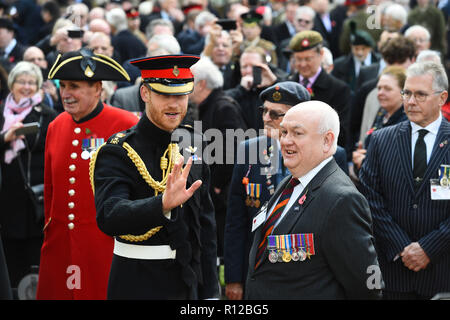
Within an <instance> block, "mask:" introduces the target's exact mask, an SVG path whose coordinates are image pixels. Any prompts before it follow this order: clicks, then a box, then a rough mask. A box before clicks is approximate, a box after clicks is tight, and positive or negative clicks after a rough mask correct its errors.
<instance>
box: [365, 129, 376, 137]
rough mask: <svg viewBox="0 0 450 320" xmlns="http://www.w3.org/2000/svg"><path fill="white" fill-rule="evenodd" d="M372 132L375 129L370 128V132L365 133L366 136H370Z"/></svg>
mask: <svg viewBox="0 0 450 320" xmlns="http://www.w3.org/2000/svg"><path fill="white" fill-rule="evenodd" d="M374 131H375V128H370V130H369V131H367V132H366V135H368V136H370V135H371V134H372V133H373V132H374Z"/></svg>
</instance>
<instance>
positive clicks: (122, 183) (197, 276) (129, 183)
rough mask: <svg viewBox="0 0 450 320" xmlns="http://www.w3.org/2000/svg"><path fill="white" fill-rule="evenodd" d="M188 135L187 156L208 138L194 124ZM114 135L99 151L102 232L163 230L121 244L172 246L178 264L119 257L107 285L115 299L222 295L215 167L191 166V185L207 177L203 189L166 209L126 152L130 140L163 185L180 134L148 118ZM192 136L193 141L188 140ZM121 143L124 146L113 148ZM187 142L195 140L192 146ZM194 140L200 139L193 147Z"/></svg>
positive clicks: (97, 199)
mask: <svg viewBox="0 0 450 320" xmlns="http://www.w3.org/2000/svg"><path fill="white" fill-rule="evenodd" d="M177 132H180V133H181V137H182V139H183V140H182V141H181V142H180V143H179V144H180V152H181V153H182V154H183V155H184V158H185V159H187V157H188V156H190V155H191V153H190V152H189V151H187V152H186V150H189V148H188V147H189V146H193V145H195V144H196V143H198V144H199V145H198V147H197V149H198V151H197V152H201V150H202V136H201V134H198V133H194V132H193V131H192V130H191V129H189V128H188V127H185V128H184V130H181V131H180V130H177ZM115 137H116V136H113V137H112V138H110V139H109V140H108V143H107V144H106V145H105V146H103V147H102V148H101V149H100V151H99V152H98V157H97V160H96V164H95V171H94V172H95V204H96V208H97V223H98V226H99V228H100V229H101V230H102V231H103V232H105V233H106V234H108V235H110V236H119V235H124V234H134V235H140V234H144V233H146V232H147V231H148V230H150V229H152V228H155V227H157V226H162V229H161V230H159V231H158V232H157V233H156V234H154V235H153V236H152V237H150V238H149V239H147V240H145V241H140V242H129V241H127V240H124V239H122V238H119V237H117V238H116V241H120V242H123V243H129V244H134V245H138V246H139V245H170V247H171V249H172V250H176V258H175V259H164V260H139V259H130V258H124V257H122V256H118V255H114V256H113V261H112V265H111V273H110V278H109V285H108V298H109V299H176V298H185V299H186V298H190V299H196V298H199V299H204V298H212V297H217V296H218V281H217V267H216V260H217V254H216V233H215V231H216V230H215V221H214V208H213V204H212V202H211V198H210V196H209V193H208V191H209V190H208V189H209V169H208V166H207V165H206V164H205V162H203V161H196V162H194V164H193V165H192V168H191V171H190V173H189V176H188V182H187V187H189V186H190V185H191V184H192V183H193V182H194V181H196V180H198V179H201V180H202V181H203V184H202V186H201V187H200V189H198V190H197V191H196V192H195V193H194V195H193V196H192V197H191V198H190V199H189V200H188V201H187V202H186V203H185V204H184V205H183V206H182V207H177V208H175V209H173V210H172V211H171V218H170V219H168V218H166V217H165V216H164V215H163V212H162V194H161V193H159V195H157V196H155V192H154V189H153V188H152V187H150V186H149V185H148V184H147V182H146V181H145V180H144V179H143V177H142V176H141V175H140V173H139V171H138V170H137V168H136V166H135V165H134V163H133V162H132V161H131V160H130V158H129V157H128V155H127V151H126V150H125V149H124V148H123V147H122V144H123V143H124V142H127V143H128V144H129V145H130V146H131V147H132V148H133V149H134V150H135V151H136V153H137V154H138V155H139V156H140V158H141V159H142V161H143V162H144V163H145V166H146V168H147V170H148V172H149V174H150V175H151V177H152V178H153V179H155V180H156V181H161V180H162V170H161V169H160V159H161V157H162V155H163V153H164V152H165V150H166V149H167V147H168V145H169V143H170V142H171V140H172V141H178V140H179V139H175V137H176V134H175V133H173V134H171V133H169V132H166V131H163V130H161V129H159V128H158V127H156V126H155V125H154V124H153V123H152V122H151V121H150V120H149V119H148V118H147V117H146V116H143V117H142V118H141V119H140V121H139V122H138V124H137V125H136V126H134V127H132V128H131V129H129V130H127V131H126V132H125V136H124V137H121V138H120V139H119V138H118V137H117V138H115ZM189 138H191V139H189ZM114 139H118V140H117V144H115V143H114ZM184 139H187V140H191V141H185V140H184ZM192 141H194V142H192Z"/></svg>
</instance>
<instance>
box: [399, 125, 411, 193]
mask: <svg viewBox="0 0 450 320" xmlns="http://www.w3.org/2000/svg"><path fill="white" fill-rule="evenodd" d="M397 150H398V154H399V157H400V166H401V168H402V171H403V173H402V174H401V175H400V176H402V177H406V181H407V183H408V188H409V189H410V191H411V192H412V193H414V181H413V172H412V167H411V164H412V159H411V125H410V123H409V121H405V122H403V123H402V124H401V127H400V129H399V134H398V136H397Z"/></svg>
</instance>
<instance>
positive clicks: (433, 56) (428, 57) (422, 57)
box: [416, 50, 441, 63]
mask: <svg viewBox="0 0 450 320" xmlns="http://www.w3.org/2000/svg"><path fill="white" fill-rule="evenodd" d="M425 61H434V62H436V63H441V53H440V52H439V51H435V50H422V51H420V53H419V54H418V55H417V58H416V62H425Z"/></svg>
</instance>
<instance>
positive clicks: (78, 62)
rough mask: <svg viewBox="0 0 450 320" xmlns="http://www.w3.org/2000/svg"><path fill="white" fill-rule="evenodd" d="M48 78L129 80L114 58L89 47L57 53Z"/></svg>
mask: <svg viewBox="0 0 450 320" xmlns="http://www.w3.org/2000/svg"><path fill="white" fill-rule="evenodd" d="M48 78H49V79H59V80H74V81H101V80H111V81H130V76H129V75H128V73H127V72H126V71H125V69H124V68H123V67H122V66H121V65H120V64H119V63H118V62H117V61H115V60H114V59H112V58H110V57H108V56H105V55H103V54H94V53H93V52H92V51H91V50H90V49H86V48H83V49H81V50H79V51H70V52H66V53H64V54H59V55H58V57H57V58H56V61H55V63H54V64H53V66H52V67H51V69H50V71H49V72H48Z"/></svg>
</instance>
